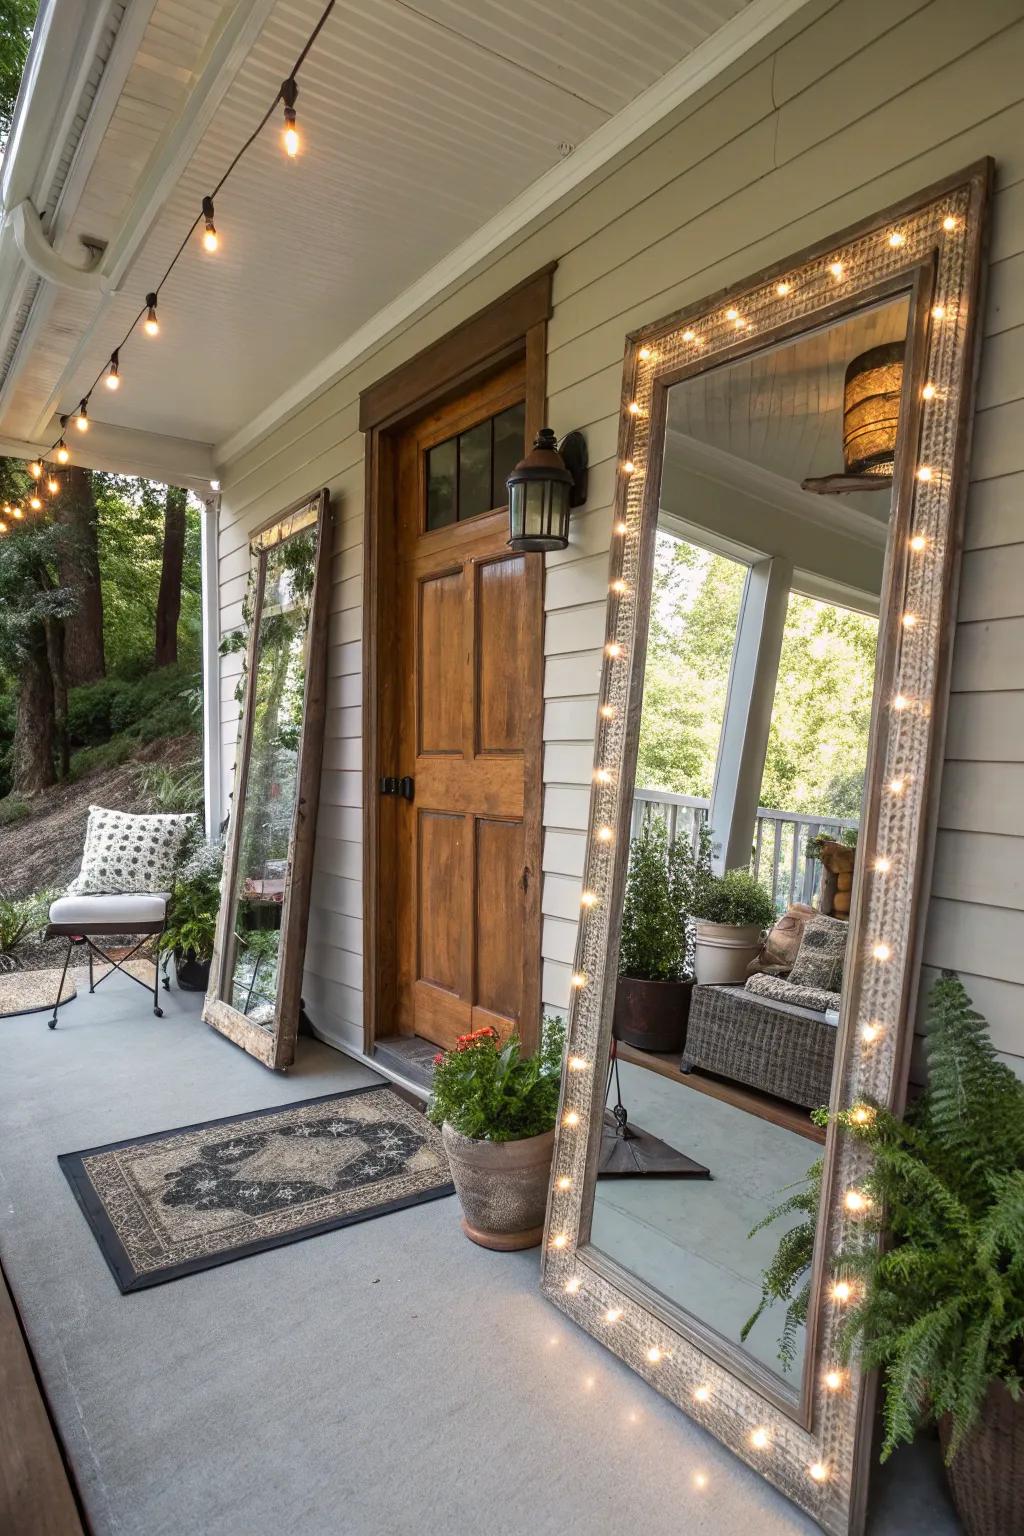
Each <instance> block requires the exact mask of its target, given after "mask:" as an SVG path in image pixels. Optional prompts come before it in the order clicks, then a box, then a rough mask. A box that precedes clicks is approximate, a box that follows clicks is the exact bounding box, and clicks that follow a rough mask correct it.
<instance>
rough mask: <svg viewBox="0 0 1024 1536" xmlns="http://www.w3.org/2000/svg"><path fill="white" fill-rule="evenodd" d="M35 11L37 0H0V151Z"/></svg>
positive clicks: (4, 138)
mask: <svg viewBox="0 0 1024 1536" xmlns="http://www.w3.org/2000/svg"><path fill="white" fill-rule="evenodd" d="M37 10H38V4H37V0H0V150H2V149H3V147H4V146H5V145H6V143H7V135H8V134H9V133H10V131H11V119H12V118H13V116H14V103H15V102H16V101H17V99H18V89H19V87H20V85H21V77H22V74H23V73H24V69H25V59H26V57H27V55H28V45H29V43H30V41H31V39H32V25H33V23H34V21H35V19H36V11H37Z"/></svg>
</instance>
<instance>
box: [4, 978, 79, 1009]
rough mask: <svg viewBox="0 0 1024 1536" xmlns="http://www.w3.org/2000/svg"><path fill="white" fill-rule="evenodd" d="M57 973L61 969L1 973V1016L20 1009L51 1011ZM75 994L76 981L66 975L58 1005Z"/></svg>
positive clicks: (55, 993) (58, 982)
mask: <svg viewBox="0 0 1024 1536" xmlns="http://www.w3.org/2000/svg"><path fill="white" fill-rule="evenodd" d="M60 975H61V973H60V971H10V972H9V973H8V974H7V975H5V976H0V1019H9V1018H13V1017H14V1016H15V1015H16V1014H19V1013H52V1012H53V1000H54V998H55V997H56V996H57V988H58V987H59V986H60ZM74 995H75V983H74V981H73V980H72V978H71V977H70V976H65V978H64V990H63V992H62V993H61V996H60V1006H61V1007H62V1008H63V1006H64V1004H65V1003H69V1002H70V1001H71V999H72V998H73V997H74Z"/></svg>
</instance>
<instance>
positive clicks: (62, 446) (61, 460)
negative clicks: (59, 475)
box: [57, 437, 71, 464]
mask: <svg viewBox="0 0 1024 1536" xmlns="http://www.w3.org/2000/svg"><path fill="white" fill-rule="evenodd" d="M70 457H71V454H70V453H69V452H68V445H67V443H66V442H65V441H64V439H63V437H62V438H61V440H60V442H59V443H58V444H57V463H58V464H66V463H67V461H68V459H70Z"/></svg>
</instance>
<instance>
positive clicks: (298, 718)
mask: <svg viewBox="0 0 1024 1536" xmlns="http://www.w3.org/2000/svg"><path fill="white" fill-rule="evenodd" d="M315 560H316V528H315V527H311V528H307V529H304V530H303V531H302V532H301V533H298V534H296V535H294V536H293V537H292V538H290V539H288V540H286V541H284V542H282V543H280V544H278V545H276V546H275V547H274V548H273V549H272V550H270V551H269V552H268V553H267V554H266V556H265V560H264V575H263V598H262V603H261V605H260V618H259V631H258V635H257V642H256V647H255V657H254V666H255V669H256V676H255V681H254V685H253V689H252V722H251V737H250V748H249V759H248V771H247V773H246V778H245V784H244V786H243V790H242V794H243V800H242V806H241V811H240V814H241V818H242V823H241V832H240V836H239V849H238V864H237V869H236V875H235V890H234V894H233V901H234V910H235V921H234V956H233V963H232V969H231V982H230V992H229V996H228V999H227V1001H228V1002H230V1003H231V1005H232V1006H233V1007H235V1008H238V1009H239V1010H240V1012H242V1013H245V1014H246V1015H247V1016H248V1017H249V1018H250V1019H252V1021H253V1022H254V1023H258V1024H262V1025H266V1026H268V1027H272V1026H273V1023H274V1016H275V1005H276V998H277V976H278V958H279V945H280V929H281V917H282V909H283V904H284V896H285V889H286V884H287V875H288V857H289V844H290V840H291V834H292V825H293V821H294V815H295V802H296V794H297V784H298V777H297V776H298V762H299V748H300V744H301V739H302V719H303V702H304V695H305V684H306V662H307V652H306V639H307V631H308V625H309V613H310V606H311V603H312V596H313V580H314V573H315Z"/></svg>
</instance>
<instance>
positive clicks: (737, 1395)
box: [541, 161, 992, 1536]
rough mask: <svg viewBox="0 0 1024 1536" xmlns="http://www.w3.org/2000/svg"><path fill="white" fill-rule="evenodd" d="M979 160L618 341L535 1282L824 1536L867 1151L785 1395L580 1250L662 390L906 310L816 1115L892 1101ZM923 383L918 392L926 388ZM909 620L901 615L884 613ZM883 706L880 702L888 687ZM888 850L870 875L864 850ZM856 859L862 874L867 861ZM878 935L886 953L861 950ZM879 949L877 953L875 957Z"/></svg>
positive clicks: (652, 527)
mask: <svg viewBox="0 0 1024 1536" xmlns="http://www.w3.org/2000/svg"><path fill="white" fill-rule="evenodd" d="M991 175H992V171H991V163H990V162H988V161H984V162H981V163H979V164H977V165H974V166H972V167H970V168H968V169H967V170H966V171H964V172H962V173H960V174H958V175H956V176H954V177H951V178H949V179H948V180H946V181H944V182H942V183H940V184H937V185H936V186H933V187H930V188H928V189H927V190H926V191H924V192H922V193H920V194H919V195H917V196H915V197H913V198H911V199H908V200H906V201H904V202H902V203H900V204H898V205H896V206H894V207H892V208H889V209H887V210H886V211H885V212H883V213H880V214H878V215H876V216H874V217H872V218H871V219H869V220H867V221H865V222H863V223H861V224H859V225H857V226H855V227H853V228H850V229H848V230H846V231H844V232H843V233H841V234H838V235H836V236H834V237H832V238H831V239H829V240H827V241H824V242H822V243H820V244H818V245H815V246H814V247H813V248H811V249H810V250H808V251H805V252H803V253H801V254H800V255H798V256H796V257H794V258H792V259H790V260H788V261H785V262H781V263H779V264H778V265H776V266H773V267H771V268H769V269H767V270H766V271H763V272H761V273H759V274H758V275H757V276H756V277H755V278H754V279H752V280H749V281H746V282H744V283H741V284H739V285H738V286H736V287H734V288H729V289H727V290H724V291H722V292H720V293H718V294H716V295H714V296H713V297H711V298H709V299H705V300H703V301H702V302H701V303H699V304H695V305H692V306H690V307H688V308H687V309H685V310H683V311H681V312H679V313H677V314H675V315H672V316H670V317H669V318H667V319H666V320H664V321H661V322H659V323H657V324H654V325H651V326H648V327H646V328H645V329H643V330H641V331H638V332H636V333H635V334H633V335H631V336H630V337H629V338H628V339H627V345H626V354H625V365H624V374H623V393H622V403H621V418H620V420H621V425H620V431H619V441H618V485H617V491H616V499H615V506H614V511H613V522H612V550H611V557H610V571H609V595H608V607H607V620H606V630H605V654H604V662H603V667H602V673H601V685H600V696H599V701H598V720H597V737H596V747H595V758H594V782H593V786H592V791H591V805H590V819H589V830H588V842H587V851H586V860H585V870H584V877H583V895H584V901H583V902H582V903H581V912H580V923H579V932H578V939H577V947H576V955H575V963H574V970H573V976H572V989H571V992H572V996H571V1002H570V1008H569V1018H568V1041H567V1047H566V1061H567V1069H566V1071H565V1073H564V1078H563V1086H562V1098H561V1104H560V1111H559V1117H558V1126H557V1131H556V1142H555V1151H554V1160H553V1167H552V1180H551V1187H550V1192H549V1197H548V1212H547V1223H546V1229H545V1241H544V1250H543V1259H542V1281H541V1284H542V1289H543V1291H544V1293H545V1294H546V1295H547V1296H548V1298H549V1299H550V1300H551V1301H553V1302H554V1303H555V1304H556V1305H557V1306H558V1307H559V1308H561V1309H562V1310H563V1311H564V1312H565V1313H567V1314H568V1316H569V1317H570V1318H571V1319H572V1320H573V1321H574V1322H576V1323H578V1324H579V1325H580V1327H582V1328H583V1329H585V1330H586V1331H587V1332H588V1333H590V1334H592V1335H593V1336H594V1337H596V1338H598V1339H600V1341H601V1342H602V1343H603V1344H605V1345H606V1346H607V1347H608V1348H609V1349H610V1350H611V1351H612V1352H613V1353H614V1354H616V1355H617V1356H618V1357H619V1358H620V1359H622V1360H623V1361H625V1362H626V1363H627V1364H628V1365H630V1366H631V1367H632V1368H633V1369H634V1370H635V1371H636V1372H637V1373H638V1374H639V1375H641V1376H642V1377H643V1378H644V1379H645V1380H646V1381H647V1382H649V1383H650V1385H651V1386H653V1387H654V1388H655V1389H656V1390H657V1391H659V1392H660V1393H662V1394H663V1395H664V1396H665V1397H667V1398H669V1399H670V1400H671V1401H672V1402H673V1403H675V1404H676V1405H677V1406H678V1407H680V1408H682V1409H683V1410H684V1411H685V1412H686V1413H687V1414H689V1415H690V1416H691V1417H692V1418H694V1419H695V1420H696V1421H697V1422H698V1423H700V1424H701V1425H703V1426H704V1427H705V1428H707V1429H708V1430H709V1431H710V1432H711V1433H712V1434H713V1435H714V1436H715V1437H716V1438H717V1439H718V1440H720V1441H721V1442H722V1443H723V1444H725V1445H726V1446H728V1447H729V1448H730V1449H731V1450H732V1451H734V1452H735V1454H736V1455H737V1456H739V1457H740V1458H741V1459H742V1460H743V1461H745V1462H746V1463H748V1464H749V1465H750V1466H751V1467H753V1468H755V1469H756V1470H757V1471H758V1472H760V1473H761V1474H762V1475H763V1476H764V1477H766V1478H767V1479H768V1481H769V1482H771V1483H773V1484H774V1485H775V1486H776V1487H777V1488H778V1489H780V1490H781V1491H782V1492H783V1493H784V1494H785V1495H787V1496H788V1497H789V1498H790V1499H792V1500H793V1502H794V1503H796V1504H797V1505H799V1506H800V1507H802V1508H803V1509H804V1510H806V1511H807V1512H808V1513H809V1514H810V1515H811V1516H812V1517H813V1518H814V1519H815V1520H816V1521H817V1522H818V1523H819V1525H820V1526H821V1527H822V1528H823V1529H824V1530H825V1531H827V1532H829V1533H833V1536H848V1533H849V1532H858V1531H860V1530H861V1529H862V1528H863V1523H864V1517H865V1506H866V1490H867V1482H868V1476H867V1474H868V1463H869V1459H870V1455H871V1438H872V1435H871V1432H872V1426H873V1419H874V1404H875V1382H874V1380H873V1378H872V1377H871V1376H869V1375H867V1374H865V1373H863V1372H862V1371H861V1370H860V1368H859V1366H858V1364H857V1363H856V1361H854V1362H853V1363H852V1365H851V1368H850V1370H849V1371H848V1372H847V1373H845V1375H844V1379H843V1387H842V1390H840V1391H830V1390H829V1389H828V1387H827V1386H826V1383H825V1381H824V1376H825V1374H826V1372H827V1371H828V1370H829V1367H830V1366H831V1365H832V1364H833V1363H834V1360H835V1357H836V1353H837V1335H838V1330H839V1328H840V1326H841V1324H842V1320H843V1310H842V1301H841V1299H839V1298H836V1297H834V1296H833V1295H832V1293H831V1277H832V1266H833V1260H834V1256H835V1255H836V1254H838V1253H839V1252H840V1251H841V1250H842V1248H843V1247H844V1244H845V1243H846V1242H847V1240H849V1239H851V1238H852V1237H853V1236H855V1228H856V1221H857V1216H856V1215H855V1214H854V1213H853V1212H851V1211H850V1210H848V1209H847V1207H846V1204H845V1196H846V1194H847V1193H848V1192H849V1191H850V1190H856V1189H857V1187H858V1185H859V1183H860V1181H861V1180H862V1179H863V1178H864V1176H865V1173H866V1171H867V1165H866V1158H867V1156H868V1153H867V1149H866V1148H865V1147H864V1145H863V1143H860V1142H858V1141H856V1140H854V1139H853V1138H851V1137H850V1136H848V1135H845V1134H843V1133H842V1132H841V1131H837V1129H836V1128H835V1127H834V1126H830V1128H829V1130H828V1135H827V1140H826V1146H825V1166H824V1176H823V1181H822V1205H821V1209H820V1212H819V1219H818V1229H817V1240H816V1245H815V1254H814V1260H813V1267H812V1276H811V1285H812V1289H811V1300H810V1305H809V1309H808V1319H807V1348H806V1359H805V1367H804V1373H803V1381H802V1387H801V1390H800V1392H799V1393H795V1392H792V1391H791V1390H789V1389H787V1388H783V1387H782V1386H781V1385H780V1383H779V1382H778V1381H777V1379H776V1378H775V1377H774V1376H773V1375H772V1373H771V1372H769V1371H767V1370H766V1369H765V1368H764V1367H763V1366H762V1365H761V1364H760V1363H759V1362H758V1361H757V1360H755V1359H753V1358H752V1357H750V1356H749V1355H746V1354H744V1353H743V1352H742V1351H741V1350H739V1349H738V1348H736V1347H734V1346H732V1345H731V1344H729V1343H728V1342H727V1341H725V1340H724V1339H723V1338H722V1336H721V1335H718V1334H716V1333H715V1332H714V1330H712V1329H710V1328H709V1327H707V1326H706V1325H704V1324H702V1323H701V1322H700V1321H699V1320H698V1319H697V1318H696V1317H694V1316H693V1315H692V1314H690V1313H687V1312H686V1311H685V1310H684V1309H683V1308H681V1307H677V1306H676V1305H675V1304H673V1303H671V1302H669V1301H667V1300H666V1298H664V1297H663V1296H661V1295H660V1293H658V1292H656V1291H655V1290H653V1288H651V1287H650V1286H648V1285H646V1284H645V1283H644V1282H642V1281H641V1280H639V1279H638V1278H637V1277H636V1276H635V1275H634V1274H632V1273H631V1272H630V1271H629V1270H627V1269H625V1268H623V1267H622V1266H621V1265H619V1264H618V1263H617V1262H616V1261H614V1260H612V1259H611V1258H610V1257H608V1255H606V1254H604V1253H602V1252H601V1251H599V1250H598V1249H597V1248H596V1247H594V1246H593V1245H592V1244H591V1241H590V1231H591V1218H592V1212H593V1206H594V1196H595V1185H596V1179H597V1164H598V1154H599V1150H600V1143H601V1131H602V1121H603V1110H604V1102H605V1089H606V1079H607V1071H608V1061H609V1046H610V1038H611V1025H612V1012H613V1006H614V996H615V986H616V979H617V970H618V950H619V937H620V927H621V910H622V899H623V893H624V885H625V876H626V864H627V859H628V849H629V834H630V817H631V810H632V797H633V784H634V774H635V765H636V755H637V740H638V732H639V722H640V709H641V702H642V695H643V679H644V661H645V648H646V640H647V622H648V614H649V605H650V592H651V580H652V569H653V561H654V546H655V535H656V525H657V517H658V506H659V496H660V479H661V459H662V446H663V441H664V427H665V418H666V410H667V398H668V390H669V389H670V388H671V386H672V385H673V384H676V383H678V382H680V381H681V380H683V379H687V378H689V377H692V376H693V375H695V374H697V373H700V372H702V371H704V370H707V369H709V368H715V367H717V366H719V365H721V364H723V363H726V362H732V361H735V360H736V359H738V358H742V357H745V356H747V355H749V354H750V353H752V352H754V351H757V350H759V349H761V348H764V347H766V346H769V345H772V344H776V343H778V342H779V341H782V340H784V339H786V338H792V337H794V336H797V335H799V334H800V333H801V332H804V331H807V330H811V329H814V328H817V327H820V326H823V325H826V324H828V323H830V322H831V321H834V320H836V319H837V318H840V317H842V316H846V315H849V314H851V313H854V312H856V311H857V310H858V309H859V308H861V307H862V306H867V305H870V304H875V303H877V302H878V301H879V300H880V299H884V298H887V297H892V296H894V295H905V296H907V297H908V298H909V302H910V317H909V327H908V335H907V350H906V364H905V370H904V381H903V394H902V400H901V412H900V431H899V441H898V445H897V457H896V464H895V472H894V477H893V492H892V498H893V499H892V529H891V535H890V541H889V552H888V555H887V558H886V569H885V575H884V579H883V590H882V605H881V615H880V625H879V649H878V659H877V671H876V692H875V697H876V704H875V708H874V711H873V718H872V726H871V734H870V739H869V748H868V778H867V789H866V792H865V799H864V809H863V819H862V830H861V842H860V846H861V847H862V848H863V849H864V850H865V854H866V857H864V858H861V859H858V874H857V879H856V884H855V889H854V892H853V902H852V908H851V913H850V924H851V927H850V940H849V951H848V952H849V953H850V954H851V955H854V956H856V959H855V961H854V962H853V963H852V964H851V966H850V971H851V973H852V974H851V976H850V982H849V985H848V986H846V987H844V993H843V1003H842V1010H841V1016H840V1024H839V1035H838V1040H837V1056H836V1068H835V1072H834V1076H833V1085H832V1101H831V1102H832V1108H833V1109H834V1110H835V1109H838V1108H844V1107H848V1106H850V1105H851V1104H854V1103H856V1102H858V1101H861V1100H866V1101H870V1102H873V1103H877V1104H884V1105H888V1106H890V1107H892V1108H894V1109H895V1110H896V1112H898V1113H900V1112H902V1108H903V1104H904V1099H905V1094H906V1085H907V1077H908V1070H909V1059H910V1051H911V1046H912V1039H913V1022H914V1014H915V1008H916V991H917V974H918V970H919V965H920V951H921V943H922V936H923V925H924V918H925V914H926V910H927V892H928V886H929V880H930V872H931V853H932V844H933V842H934V823H935V817H936V811H937V786H938V773H939V769H940V767H941V760H942V745H943V738H944V730H945V717H946V703H947V696H948V691H949V673H950V659H951V651H952V640H953V629H954V625H955V616H956V589H957V576H958V570H959V558H960V548H961V538H962V522H963V506H964V502H965V499H966V480H967V461H968V454H969V447H970V435H971V423H972V418H973V407H974V388H975V376H976V372H977V362H978V353H979V338H980V318H981V317H980V306H981V288H982V275H983V265H984V253H985V248H986V222H987V211H988V202H989V192H990V184H991ZM926 384H927V385H930V386H931V388H929V389H928V390H927V391H925V385H926ZM907 613H912V614H913V615H915V617H916V619H917V622H916V623H914V624H912V625H907V624H904V623H903V622H902V620H903V616H904V615H905V614H907ZM894 700H898V702H897V703H896V705H895V707H894V705H893V701H894ZM876 859H877V860H881V861H882V867H883V868H885V867H886V865H885V861H886V860H891V865H890V866H889V867H888V870H887V872H886V873H884V874H882V873H881V871H880V870H878V869H873V868H872V867H871V866H872V865H873V864H874V861H875V860H876ZM865 869H867V870H868V872H867V873H865ZM875 946H887V948H888V958H887V959H884V960H883V959H881V958H875V957H873V954H872V951H873V949H874V947H875ZM879 953H880V954H884V953H885V949H884V948H883V949H881V950H880V951H879Z"/></svg>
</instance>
